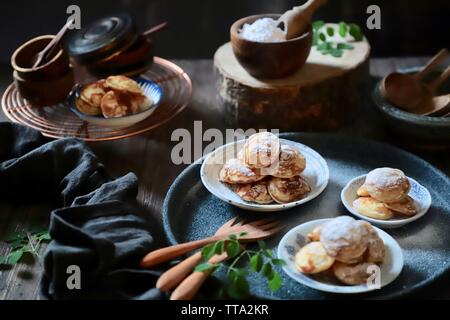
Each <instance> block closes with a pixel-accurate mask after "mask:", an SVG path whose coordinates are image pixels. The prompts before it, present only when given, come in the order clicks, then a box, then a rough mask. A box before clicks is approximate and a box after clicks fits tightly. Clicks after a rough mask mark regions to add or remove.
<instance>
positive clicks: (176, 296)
mask: <svg viewBox="0 0 450 320" xmlns="http://www.w3.org/2000/svg"><path fill="white" fill-rule="evenodd" d="M241 248H242V247H241ZM226 259H228V255H227V254H226V252H224V253H222V254H220V255H217V254H216V255H214V256H213V257H212V258H211V259H209V260H208V263H209V264H215V263H220V262H222V261H224V260H226ZM211 272H212V269H210V270H205V271H201V272H193V273H192V274H191V275H190V276H189V277H187V278H186V279H184V280H183V282H181V283H180V284H179V285H178V287H177V288H176V289H175V290H174V291H173V292H172V295H171V296H170V300H192V299H193V298H194V297H195V295H196V294H197V292H198V290H199V289H200V288H201V286H202V285H203V283H204V282H205V280H206V279H208V277H209V275H210V274H211Z"/></svg>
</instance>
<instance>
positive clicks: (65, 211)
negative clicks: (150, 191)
mask: <svg viewBox="0 0 450 320" xmlns="http://www.w3.org/2000/svg"><path fill="white" fill-rule="evenodd" d="M137 186H138V184H137V178H136V176H135V175H134V174H133V173H129V174H127V175H125V176H122V177H119V178H115V179H114V178H112V177H110V176H109V175H108V174H107V172H106V171H105V168H104V166H103V165H102V164H101V163H100V162H99V160H98V159H97V157H96V156H95V155H94V154H93V153H92V151H91V150H90V149H89V148H88V147H87V146H86V144H85V143H84V142H82V141H80V140H78V139H72V138H68V139H60V140H54V141H50V140H48V139H46V138H45V137H43V136H42V135H41V134H40V133H39V132H38V131H35V130H33V129H30V128H27V127H24V126H21V125H18V124H13V123H9V122H0V202H4V203H20V204H24V203H28V204H33V203H35V202H39V203H43V202H45V203H49V204H51V205H52V206H53V207H55V208H57V209H55V210H53V211H52V212H51V215H50V235H51V237H52V241H51V243H50V244H49V246H48V247H47V250H46V253H45V256H44V274H43V279H42V280H43V281H42V283H41V293H42V295H43V296H44V297H46V298H48V299H161V298H164V297H165V296H164V295H162V294H161V293H160V292H159V290H157V289H156V288H154V284H155V281H156V278H157V276H158V275H159V272H158V271H154V270H143V269H141V268H140V267H139V260H140V259H141V258H142V257H143V256H144V255H145V254H146V253H147V252H148V251H150V250H152V249H154V248H155V239H153V237H152V235H151V234H150V232H149V230H150V228H149V225H150V224H151V223H152V221H149V220H148V217H147V218H144V217H143V216H141V215H140V214H139V211H140V210H139V209H138V206H137V203H136V195H137ZM73 265H74V266H76V267H78V268H79V271H80V273H79V274H80V280H81V289H76V288H72V286H67V280H68V277H70V276H71V275H72V274H73V272H68V271H70V270H71V269H70V268H69V266H73ZM68 268H69V269H68Z"/></svg>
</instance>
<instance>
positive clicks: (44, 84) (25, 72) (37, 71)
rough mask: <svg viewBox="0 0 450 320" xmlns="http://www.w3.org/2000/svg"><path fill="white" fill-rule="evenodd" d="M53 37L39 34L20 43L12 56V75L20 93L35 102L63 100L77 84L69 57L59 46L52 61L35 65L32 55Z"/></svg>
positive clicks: (51, 103) (45, 102)
mask: <svg viewBox="0 0 450 320" xmlns="http://www.w3.org/2000/svg"><path fill="white" fill-rule="evenodd" d="M53 38H54V36H52V35H46V36H39V37H36V38H34V39H31V40H29V41H27V42H26V43H24V44H23V45H21V46H20V47H19V48H17V49H16V51H15V52H14V53H13V55H12V57H11V65H12V67H13V69H14V72H13V78H14V82H15V84H16V86H17V89H18V90H19V93H20V95H21V96H22V97H23V98H25V99H27V100H28V102H29V103H30V104H31V105H32V106H36V107H43V106H47V105H54V104H57V103H60V102H62V101H63V100H64V99H65V98H66V97H67V95H68V94H69V92H70V91H71V90H72V87H73V86H74V84H75V81H74V77H73V70H72V67H71V65H70V62H69V57H68V56H67V54H66V53H65V52H64V50H62V49H61V50H59V51H58V52H57V53H56V54H55V55H54V56H53V57H52V58H51V59H50V61H48V62H46V63H44V64H43V65H41V66H39V67H37V68H34V69H33V68H32V64H33V58H34V57H35V55H36V54H37V53H38V52H40V51H41V50H42V49H44V48H45V46H46V45H47V44H48V43H49V42H50V41H51V40H52V39H53Z"/></svg>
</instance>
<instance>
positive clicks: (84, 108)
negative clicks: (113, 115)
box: [75, 98, 102, 116]
mask: <svg viewBox="0 0 450 320" xmlns="http://www.w3.org/2000/svg"><path fill="white" fill-rule="evenodd" d="M75 105H76V107H77V109H78V110H80V111H81V112H83V113H85V114H88V115H91V116H98V115H101V114H102V109H100V106H98V107H97V106H93V105H91V104H89V103H87V102H85V101H84V100H83V99H81V98H77V99H76V100H75Z"/></svg>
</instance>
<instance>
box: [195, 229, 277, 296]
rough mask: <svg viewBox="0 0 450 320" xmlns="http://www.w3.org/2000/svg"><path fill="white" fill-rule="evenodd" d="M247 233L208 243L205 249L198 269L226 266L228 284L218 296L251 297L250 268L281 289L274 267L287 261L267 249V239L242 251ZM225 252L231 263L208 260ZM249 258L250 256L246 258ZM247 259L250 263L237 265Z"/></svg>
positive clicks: (269, 283) (274, 286)
mask: <svg viewBox="0 0 450 320" xmlns="http://www.w3.org/2000/svg"><path fill="white" fill-rule="evenodd" d="M243 236H245V233H241V234H239V235H235V234H232V235H230V236H229V238H228V239H227V240H225V241H224V240H220V241H217V242H215V243H212V244H209V245H207V246H205V247H204V248H203V249H202V258H203V262H202V263H200V264H199V265H197V267H196V268H195V271H199V272H203V271H207V270H211V272H214V271H215V270H216V269H218V268H219V267H223V268H225V269H226V274H227V277H228V280H229V281H228V283H227V284H226V286H225V287H224V288H221V289H220V293H219V296H224V295H228V296H229V297H231V298H233V299H243V298H246V297H248V296H249V294H250V287H249V284H248V280H247V276H248V275H249V270H248V269H249V268H250V270H251V271H253V272H256V273H259V274H261V275H262V276H263V277H265V278H266V279H267V285H268V288H269V289H270V290H271V291H272V292H274V291H277V290H278V289H280V287H281V285H282V279H281V276H280V274H279V273H278V272H277V271H276V270H275V269H274V266H282V265H284V264H285V261H284V260H282V259H277V258H274V257H273V254H272V250H270V249H267V248H266V244H265V242H264V241H262V240H260V241H258V249H257V250H248V249H244V250H241V245H240V243H239V237H243ZM224 252H226V253H227V255H228V258H229V259H230V260H229V261H230V262H229V263H216V264H210V263H208V262H207V261H208V260H209V259H210V258H211V257H212V256H213V255H215V254H222V253H224ZM244 258H247V259H244ZM242 261H246V262H247V264H246V265H244V266H241V267H238V266H237V265H238V262H242Z"/></svg>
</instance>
